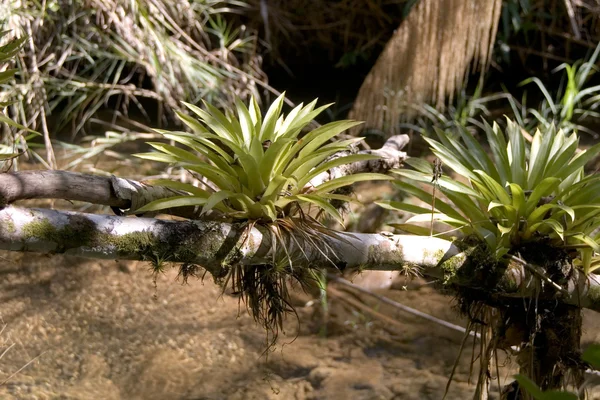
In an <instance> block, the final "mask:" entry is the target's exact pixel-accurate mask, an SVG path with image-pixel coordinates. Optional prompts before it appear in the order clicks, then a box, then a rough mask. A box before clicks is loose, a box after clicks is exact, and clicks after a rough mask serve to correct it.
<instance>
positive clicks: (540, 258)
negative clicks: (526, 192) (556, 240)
mask: <svg viewBox="0 0 600 400" xmlns="http://www.w3.org/2000/svg"><path fill="white" fill-rule="evenodd" d="M518 250H520V253H521V254H519V251H515V253H517V254H519V256H520V257H521V258H522V259H524V260H528V262H530V263H532V264H534V265H536V266H537V268H538V269H539V270H540V271H542V272H543V274H544V277H543V278H545V279H546V280H544V279H542V277H539V276H536V275H534V278H532V279H536V280H535V281H533V280H532V282H531V283H530V284H532V285H536V287H537V295H536V296H535V297H533V298H528V299H516V298H509V297H503V296H502V295H501V294H499V293H494V287H495V282H493V279H491V280H490V282H487V283H486V287H482V288H481V289H468V288H455V290H456V292H457V293H458V294H457V308H458V311H459V312H460V313H461V314H462V315H464V316H466V317H467V318H468V320H469V327H470V329H471V330H474V331H475V332H477V333H478V334H479V335H478V336H479V338H480V342H479V343H475V342H474V345H473V346H474V347H473V350H474V354H476V356H474V359H473V361H475V360H478V361H479V375H478V381H477V387H476V393H477V396H479V398H485V396H486V395H487V393H486V392H488V391H489V390H490V389H491V387H490V380H491V379H492V378H493V377H494V375H495V376H496V378H497V379H499V374H498V367H497V359H496V354H497V352H498V350H503V351H506V352H510V353H512V354H514V353H515V352H516V359H517V362H518V364H519V367H520V374H521V375H525V376H527V377H528V378H530V379H531V380H532V381H533V382H535V383H536V384H537V385H538V386H539V387H540V389H542V390H561V389H572V388H574V387H578V386H579V385H580V384H581V383H582V382H583V374H584V371H585V369H586V364H585V363H584V362H583V361H582V360H581V352H580V338H581V325H582V317H581V309H580V308H578V307H575V306H570V305H565V304H563V303H561V302H560V301H557V300H554V297H555V295H556V293H557V292H558V291H557V289H556V288H555V287H554V285H549V284H548V283H547V280H548V279H551V280H552V282H559V283H560V284H561V285H564V284H565V283H566V282H568V280H569V276H570V274H571V273H572V269H573V267H572V264H571V262H570V260H569V259H568V256H567V255H566V254H565V253H564V252H563V251H561V250H557V249H552V248H545V247H544V246H543V245H540V244H538V245H537V247H536V248H532V249H518ZM488 268H489V271H488V276H494V275H496V274H495V271H494V267H493V266H490V265H489V264H488ZM494 359H496V360H495V362H496V366H495V368H494V365H493V364H494V362H493V361H494ZM498 386H500V382H498ZM499 390H500V391H501V392H502V393H503V394H502V398H503V399H515V400H517V399H524V398H527V397H526V395H525V394H523V393H522V388H519V385H518V383H517V382H513V383H511V384H509V385H507V386H505V387H504V389H500V388H499ZM476 398H477V397H476Z"/></svg>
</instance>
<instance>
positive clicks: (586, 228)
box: [379, 121, 600, 273]
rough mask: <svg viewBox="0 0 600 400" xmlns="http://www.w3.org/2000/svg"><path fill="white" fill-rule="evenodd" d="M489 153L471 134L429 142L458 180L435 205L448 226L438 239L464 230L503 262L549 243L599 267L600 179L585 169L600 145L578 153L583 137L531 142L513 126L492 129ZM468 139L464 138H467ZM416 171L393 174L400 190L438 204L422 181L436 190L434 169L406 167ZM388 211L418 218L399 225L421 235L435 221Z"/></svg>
mask: <svg viewBox="0 0 600 400" xmlns="http://www.w3.org/2000/svg"><path fill="white" fill-rule="evenodd" d="M485 131H486V134H487V139H488V144H489V153H491V154H488V151H486V150H485V149H484V148H483V146H482V145H481V144H480V143H479V142H478V141H477V140H476V139H475V138H474V137H473V136H472V135H471V134H470V133H469V132H467V131H465V130H461V131H460V137H459V138H457V139H454V138H452V137H450V136H449V135H447V134H446V133H445V132H443V131H439V130H438V131H437V136H438V139H439V140H434V139H431V138H424V139H425V140H426V141H427V142H428V143H429V144H430V146H431V148H432V151H433V153H434V154H435V155H436V156H437V157H438V158H439V159H440V160H441V161H442V162H443V164H444V166H446V167H448V168H450V169H451V170H452V171H453V172H454V173H455V174H456V175H455V177H454V178H450V177H448V176H442V177H440V178H439V179H437V184H438V185H439V189H440V191H441V192H442V195H443V196H441V198H438V199H436V200H435V203H434V204H435V210H434V215H433V216H434V220H436V221H439V222H442V223H444V224H446V225H448V226H449V227H450V228H449V229H448V230H442V231H438V232H436V235H439V236H446V237H449V236H450V235H449V233H453V232H457V231H459V232H462V233H463V234H464V235H465V236H469V235H470V236H475V237H477V238H478V239H480V240H481V241H482V242H484V243H485V244H486V245H487V247H488V249H489V250H490V251H492V252H493V254H495V256H496V258H497V259H501V258H502V257H503V256H505V255H507V254H510V253H511V249H512V248H514V247H516V246H522V245H525V244H527V243H535V242H544V243H546V244H550V245H553V246H556V247H561V248H572V249H577V251H578V256H577V258H576V260H575V261H576V263H577V264H578V265H580V266H581V267H582V268H583V270H584V271H585V272H586V273H590V272H592V271H593V270H594V269H596V268H598V266H600V259H599V258H598V253H600V245H599V244H598V239H600V232H598V231H597V229H596V227H597V225H598V222H599V221H600V175H597V174H586V173H585V171H584V166H585V165H586V164H587V163H588V162H589V161H591V160H592V159H593V158H594V157H596V156H597V155H598V153H600V144H598V145H595V146H593V147H591V148H589V149H587V150H583V151H580V150H579V147H578V145H579V139H578V137H577V135H575V134H571V135H565V134H564V133H563V132H562V131H561V130H558V131H556V130H552V129H551V130H549V131H547V132H544V133H542V132H541V131H539V130H538V131H537V132H536V133H535V134H534V135H533V140H532V142H531V143H529V142H527V141H526V140H525V138H524V135H523V132H522V131H521V129H520V127H519V126H518V125H517V124H515V123H513V122H511V121H508V124H507V128H506V133H505V132H503V131H502V130H501V129H500V127H499V126H498V125H497V124H494V125H493V126H490V125H487V124H486V129H485ZM461 139H462V140H461ZM406 163H407V164H409V165H410V166H412V167H413V168H414V170H408V169H403V170H394V171H393V172H394V173H395V174H397V175H399V176H400V177H402V178H403V179H401V180H399V181H397V182H396V184H397V185H398V186H399V187H400V188H401V189H402V190H404V191H406V192H407V193H409V194H411V195H414V196H416V197H417V198H419V199H420V200H422V201H424V202H426V203H428V204H432V203H433V196H432V195H431V194H429V193H428V192H426V191H425V190H423V189H420V188H419V187H418V186H419V185H418V184H415V183H416V182H420V183H426V184H433V183H432V182H431V181H432V179H431V177H432V165H431V164H430V163H428V162H427V161H425V160H423V159H418V158H410V159H408V160H407V161H406ZM379 204H380V205H381V206H383V207H386V208H390V209H396V210H401V211H405V212H409V213H413V214H415V216H413V217H412V218H410V219H409V220H408V221H406V223H405V224H402V225H399V226H398V227H399V228H401V229H404V230H406V231H409V232H414V233H417V234H429V229H425V228H422V227H419V226H415V225H412V224H411V223H414V222H429V221H430V219H431V209H430V208H425V207H419V206H415V205H412V204H406V203H401V202H393V201H387V202H379Z"/></svg>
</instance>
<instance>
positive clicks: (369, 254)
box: [0, 206, 600, 311]
mask: <svg viewBox="0 0 600 400" xmlns="http://www.w3.org/2000/svg"><path fill="white" fill-rule="evenodd" d="M284 239H285V240H286V249H287V251H288V252H290V253H291V252H294V251H297V252H301V253H302V254H304V257H305V258H306V263H307V264H309V265H311V267H314V268H316V267H336V268H337V269H339V270H342V271H344V270H359V271H360V270H367V269H371V270H401V269H402V268H404V267H405V266H409V267H410V268H418V269H419V270H420V271H421V272H422V273H423V274H426V275H428V276H431V277H434V278H438V279H440V281H441V282H442V283H443V284H444V285H445V286H446V287H450V288H452V287H453V286H454V285H457V286H463V287H469V288H474V289H480V290H481V291H482V292H485V293H486V294H487V295H489V296H495V297H498V298H507V297H508V298H511V297H512V298H523V297H532V296H538V298H539V299H540V300H552V301H562V302H565V303H567V304H572V305H575V306H578V307H582V308H589V309H592V310H595V311H600V281H599V280H598V278H597V277H596V276H595V275H590V276H585V275H584V274H583V273H581V272H579V271H578V270H574V272H573V274H572V278H571V279H570V280H569V281H568V284H566V285H564V287H563V288H564V289H565V291H566V293H567V295H563V294H562V293H561V292H560V291H557V290H556V289H555V288H554V287H552V286H551V285H546V286H544V282H543V281H542V280H540V279H539V277H537V276H536V275H535V274H532V273H531V272H530V271H529V270H528V269H526V268H525V267H524V266H523V265H522V263H519V262H514V261H509V262H508V264H507V265H505V266H504V267H497V268H498V269H497V270H495V271H494V272H495V274H496V275H497V278H496V279H494V280H493V281H490V282H488V283H487V285H488V286H482V285H483V284H482V279H481V265H480V264H478V262H480V261H478V260H481V259H482V257H481V255H482V254H481V253H478V251H483V250H478V249H477V248H468V249H466V250H460V249H459V248H458V247H457V246H456V245H455V244H454V243H452V242H450V241H447V240H443V239H439V238H435V237H420V236H412V235H383V234H358V233H343V232H332V234H331V235H323V236H322V237H320V238H319V239H318V240H319V241H322V242H323V247H322V248H315V247H314V246H311V245H308V244H307V243H306V241H305V239H304V238H302V237H294V238H291V237H287V238H284ZM304 245H306V247H303V246H304ZM298 246H302V248H301V249H299V248H298ZM0 249H4V250H12V251H33V252H41V253H51V254H56V253H64V254H71V255H76V256H83V257H89V258H104V259H129V260H146V261H153V260H156V259H157V258H160V259H161V260H163V261H172V262H179V263H193V264H198V265H200V266H202V267H204V268H205V269H207V270H208V271H209V272H210V273H211V274H212V275H213V276H215V277H223V276H225V275H226V274H227V273H228V271H229V268H230V267H231V266H233V265H262V264H268V263H270V262H272V260H273V259H274V258H277V257H280V258H281V257H282V256H283V255H282V254H281V253H282V252H283V251H284V250H283V249H282V246H277V247H276V246H273V245H272V233H271V232H270V231H269V230H268V228H266V227H261V226H258V225H256V226H255V227H253V228H252V229H247V228H245V225H244V224H228V223H218V222H215V221H200V220H194V221H164V220H158V219H150V218H127V217H119V216H108V215H95V214H84V213H76V212H62V211H55V210H46V209H25V208H18V207H12V206H9V207H6V208H4V209H2V210H0ZM323 249H329V250H325V251H324V250H323ZM492 267H493V266H486V268H488V269H490V268H492ZM490 271H491V269H490Z"/></svg>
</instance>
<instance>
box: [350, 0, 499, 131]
mask: <svg viewBox="0 0 600 400" xmlns="http://www.w3.org/2000/svg"><path fill="white" fill-rule="evenodd" d="M501 6H502V2H501V1H500V0H489V1H480V0H422V1H420V2H419V3H418V4H417V5H416V6H415V7H414V9H413V10H412V11H411V12H410V14H409V16H408V18H407V19H406V20H405V21H404V22H402V24H401V25H400V27H399V28H398V30H397V31H396V33H395V34H394V36H393V37H392V38H391V39H390V40H389V42H388V44H387V45H386V47H385V49H384V51H383V53H382V54H381V55H380V56H379V59H378V60H377V62H376V64H375V66H374V67H373V68H372V69H371V72H370V73H369V75H368V76H367V78H366V79H365V81H364V82H363V85H362V87H361V88H360V91H359V94H358V97H357V98H356V101H355V102H354V106H353V109H352V111H351V112H350V118H353V119H357V120H363V121H366V125H365V126H366V127H367V128H377V129H382V130H390V134H394V131H393V130H394V128H395V125H396V124H397V123H398V121H399V119H400V116H401V115H402V114H403V113H407V112H408V111H407V110H402V105H403V104H411V103H424V102H427V103H434V104H435V105H436V106H437V107H440V108H441V107H443V105H444V103H445V100H446V97H447V96H449V97H450V99H451V98H452V95H453V93H454V92H455V91H456V90H457V88H460V87H461V86H462V84H463V81H464V80H465V78H466V76H467V75H468V73H469V71H470V69H471V68H473V69H476V68H478V69H479V70H481V71H484V70H485V69H486V68H487V66H488V64H489V60H490V54H491V50H492V47H493V44H494V39H495V36H496V31H497V27H498V20H499V16H500V11H501ZM471 64H472V66H471Z"/></svg>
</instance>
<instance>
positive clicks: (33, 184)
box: [0, 135, 409, 218]
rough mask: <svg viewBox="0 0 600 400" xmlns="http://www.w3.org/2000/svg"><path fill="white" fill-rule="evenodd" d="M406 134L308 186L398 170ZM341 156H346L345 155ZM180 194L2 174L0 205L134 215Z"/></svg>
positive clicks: (194, 211) (46, 174)
mask: <svg viewBox="0 0 600 400" xmlns="http://www.w3.org/2000/svg"><path fill="white" fill-rule="evenodd" d="M408 141H409V138H408V136H407V135H398V136H393V137H391V138H390V139H388V141H387V142H386V143H385V145H384V146H383V147H382V148H381V149H378V150H363V151H360V152H359V154H374V155H378V156H380V157H381V158H380V159H377V160H369V161H359V162H355V163H351V164H348V165H342V166H339V167H336V168H332V169H331V170H329V171H325V172H323V173H321V174H319V175H317V176H316V177H315V178H313V179H312V180H311V181H310V182H309V183H308V184H307V187H314V186H318V185H319V184H321V183H324V182H327V181H328V180H330V179H334V178H337V177H339V176H344V175H352V174H357V173H359V172H380V173H385V172H387V171H389V170H390V169H393V168H398V167H399V166H400V165H401V163H402V162H403V161H404V160H405V159H406V153H405V152H403V151H401V150H402V149H403V148H404V147H405V146H406V144H407V143H408ZM340 154H345V152H342V153H340ZM177 195H181V193H180V192H177V191H175V190H172V189H169V188H166V187H162V186H153V185H148V184H145V183H143V182H137V181H134V180H130V179H123V178H117V177H114V176H112V177H103V176H94V175H85V174H80V173H76V172H68V171H23V172H15V173H5V174H0V205H8V204H11V203H14V202H15V201H18V200H24V199H63V200H76V201H84V202H88V203H92V204H101V205H106V206H111V207H112V208H113V210H114V211H115V212H116V213H117V214H118V215H121V214H125V213H126V214H135V211H136V210H137V209H139V208H141V207H142V206H144V205H145V204H148V203H150V202H151V201H154V200H158V199H162V198H165V197H173V196H177ZM161 214H168V215H175V216H180V217H184V218H197V217H198V215H199V214H200V209H199V208H197V207H181V208H176V209H167V210H161Z"/></svg>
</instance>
